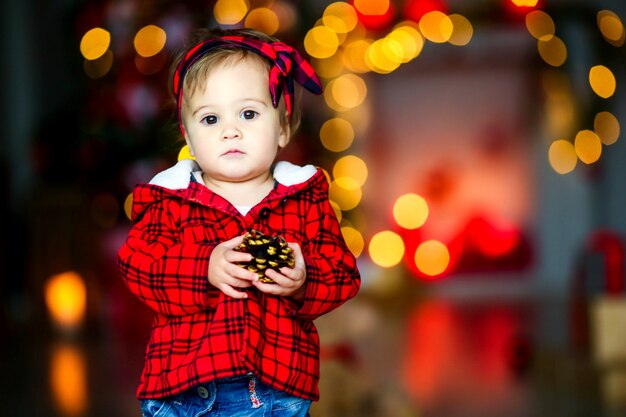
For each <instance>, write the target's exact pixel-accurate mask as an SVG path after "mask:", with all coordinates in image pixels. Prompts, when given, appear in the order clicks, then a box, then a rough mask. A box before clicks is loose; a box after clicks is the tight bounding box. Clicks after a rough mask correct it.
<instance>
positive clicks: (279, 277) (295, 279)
mask: <svg viewBox="0 0 626 417" xmlns="http://www.w3.org/2000/svg"><path fill="white" fill-rule="evenodd" d="M287 245H289V247H290V248H291V249H293V254H294V259H295V266H294V267H293V268H288V267H286V266H285V267H282V268H281V269H280V271H275V270H273V269H269V268H268V269H266V270H265V276H267V277H268V278H271V279H272V280H273V281H274V283H273V284H265V283H263V282H261V281H259V279H258V277H255V279H254V281H253V282H252V283H253V285H254V286H255V287H257V288H258V289H259V291H262V292H264V293H267V294H274V295H283V296H291V297H292V298H294V299H296V300H298V301H302V300H303V299H304V292H305V289H306V287H305V285H304V283H305V281H306V265H305V263H304V257H303V256H302V250H301V249H300V245H298V244H297V243H292V242H288V243H287Z"/></svg>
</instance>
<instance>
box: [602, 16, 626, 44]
mask: <svg viewBox="0 0 626 417" xmlns="http://www.w3.org/2000/svg"><path fill="white" fill-rule="evenodd" d="M597 22H598V28H599V29H600V32H601V33H602V36H603V37H604V39H605V40H606V41H607V42H609V43H610V44H611V45H613V46H617V47H619V46H622V45H624V40H625V39H626V34H625V33H624V24H623V23H622V20H621V19H620V18H619V16H618V15H616V14H615V13H613V12H611V11H609V10H601V11H599V12H598V16H597Z"/></svg>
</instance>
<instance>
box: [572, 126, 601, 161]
mask: <svg viewBox="0 0 626 417" xmlns="http://www.w3.org/2000/svg"><path fill="white" fill-rule="evenodd" d="M574 148H575V149H576V155H578V159H580V160H581V161H582V162H584V163H585V164H593V163H594V162H597V161H598V159H600V155H602V141H601V140H600V138H599V137H598V135H596V133H595V132H593V131H591V130H581V131H580V132H578V133H577V134H576V139H575V140H574Z"/></svg>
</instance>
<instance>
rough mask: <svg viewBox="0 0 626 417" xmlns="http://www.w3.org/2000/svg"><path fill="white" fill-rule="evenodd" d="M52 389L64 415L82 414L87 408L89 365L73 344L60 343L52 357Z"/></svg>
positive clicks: (56, 404)
mask: <svg viewBox="0 0 626 417" xmlns="http://www.w3.org/2000/svg"><path fill="white" fill-rule="evenodd" d="M50 389H51V392H52V398H53V399H54V403H55V406H56V408H57V410H58V411H59V412H60V414H61V415H63V416H69V417H75V416H82V415H84V414H85V411H86V410H87V403H88V399H87V365H86V361H85V356H84V354H83V353H82V352H81V351H80V350H79V349H78V348H77V347H76V346H73V345H71V344H67V343H64V344H59V345H57V346H56V347H55V348H54V349H53V351H52V357H51V359H50Z"/></svg>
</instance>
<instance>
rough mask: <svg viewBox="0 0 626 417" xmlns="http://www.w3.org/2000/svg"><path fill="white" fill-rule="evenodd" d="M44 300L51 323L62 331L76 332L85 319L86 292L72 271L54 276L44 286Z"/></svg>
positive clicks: (82, 283)
mask: <svg viewBox="0 0 626 417" xmlns="http://www.w3.org/2000/svg"><path fill="white" fill-rule="evenodd" d="M45 300H46V306H47V308H48V312H49V313H50V317H51V318H52V320H53V322H54V323H55V324H56V325H57V326H59V328H61V329H64V330H69V331H73V330H77V328H78V326H80V324H81V323H82V321H83V319H84V317H85V308H86V305H87V290H86V287H85V282H84V280H83V278H82V277H81V276H80V275H79V274H77V273H76V272H74V271H68V272H64V273H61V274H57V275H54V276H52V277H50V278H49V279H48V281H47V282H46V285H45Z"/></svg>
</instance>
